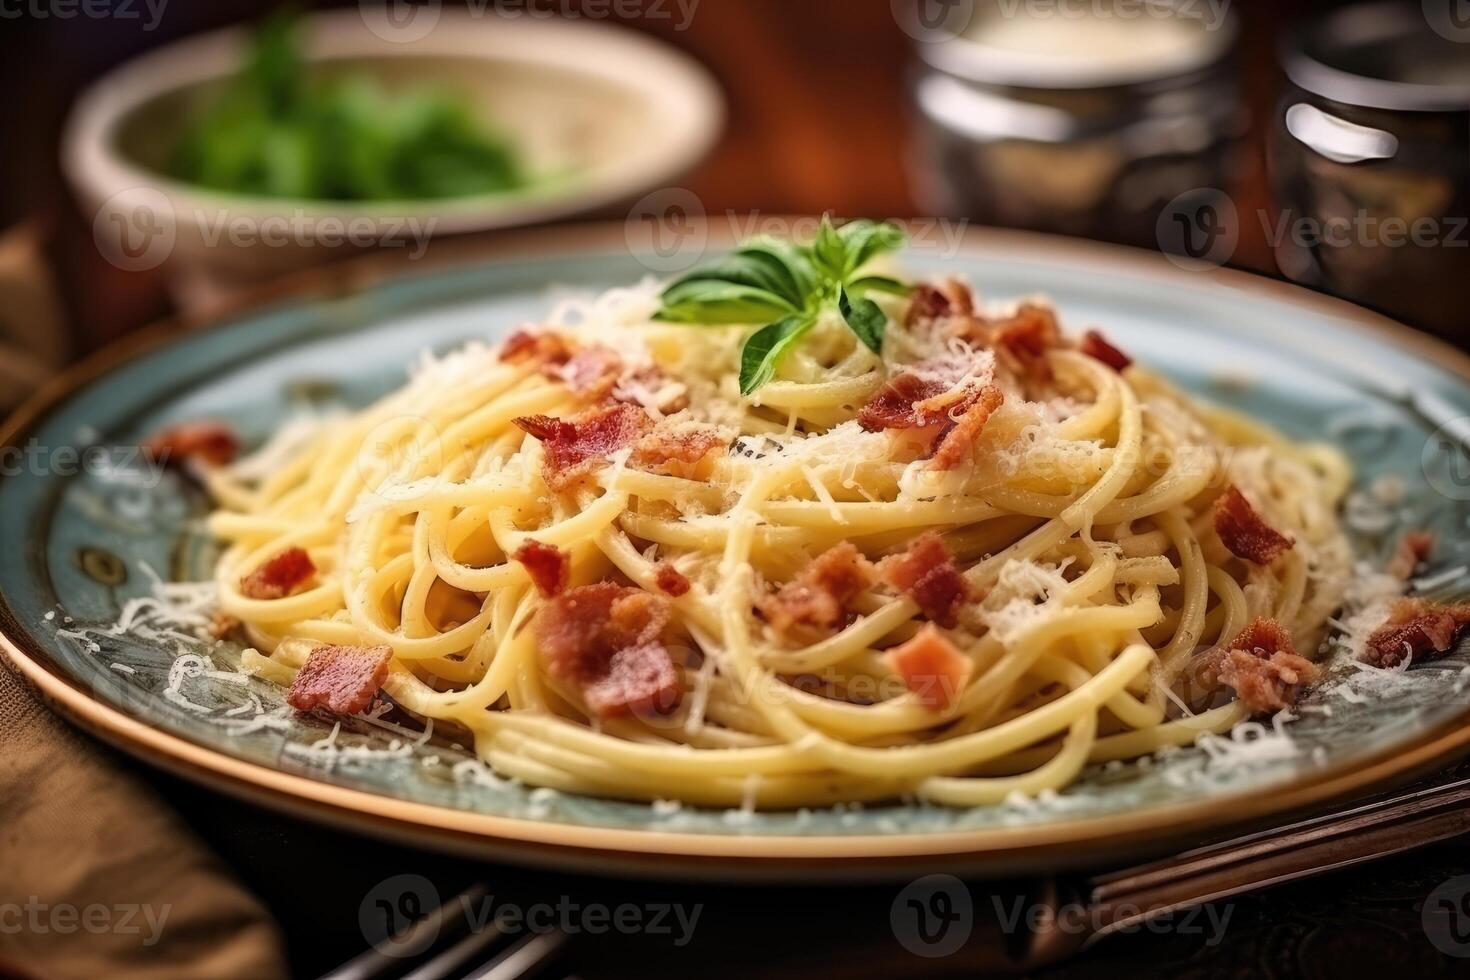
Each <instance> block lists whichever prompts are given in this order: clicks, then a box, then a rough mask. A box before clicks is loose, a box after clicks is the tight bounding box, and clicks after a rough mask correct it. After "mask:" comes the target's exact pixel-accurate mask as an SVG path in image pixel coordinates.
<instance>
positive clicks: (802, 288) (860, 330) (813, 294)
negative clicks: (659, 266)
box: [656, 217, 909, 395]
mask: <svg viewBox="0 0 1470 980" xmlns="http://www.w3.org/2000/svg"><path fill="white" fill-rule="evenodd" d="M903 245H904V233H903V231H902V230H901V229H899V228H898V227H897V226H895V225H891V224H887V223H885V222H877V221H868V220H860V221H850V222H848V223H847V224H845V225H843V226H842V227H840V228H838V227H834V226H833V224H832V222H831V221H830V220H829V219H828V218H825V217H824V218H823V219H822V224H821V226H820V227H819V228H818V229H817V234H816V237H815V238H813V239H812V241H811V243H810V244H807V245H793V244H791V243H789V242H783V241H778V240H775V239H757V240H755V241H750V242H746V243H745V244H744V245H742V246H740V248H738V249H736V250H735V251H734V252H732V253H731V254H730V255H728V256H726V257H725V258H723V259H720V260H719V261H718V262H715V263H714V264H713V265H710V266H706V267H705V268H702V269H697V270H695V271H694V272H691V273H689V274H688V275H686V276H683V277H682V278H680V279H678V280H677V281H675V282H674V283H673V284H671V285H670V286H669V287H668V288H667V289H665V290H664V292H663V295H662V297H661V299H662V302H663V305H662V307H661V308H660V309H659V311H658V314H657V316H656V319H659V320H665V321H668V322H671V323H698V324H706V325H711V326H720V325H727V324H742V323H758V324H764V326H762V327H761V328H760V329H759V330H757V331H756V332H755V333H753V334H751V335H750V337H748V338H747V339H746V341H745V346H744V348H742V349H741V352H740V393H741V394H742V395H749V394H750V393H751V392H753V391H755V390H756V389H757V388H759V387H760V386H761V385H763V384H765V383H766V382H767V381H770V380H771V378H772V376H774V375H775V373H776V364H777V363H778V362H779V361H780V360H781V358H782V356H784V355H785V353H786V352H787V351H789V350H790V349H791V348H792V347H794V346H795V345H796V344H797V342H798V341H800V340H801V338H802V337H803V336H805V334H806V333H807V331H809V330H811V328H812V327H813V326H815V325H816V323H817V319H818V318H819V317H820V316H821V314H822V313H823V312H825V311H827V310H832V309H835V310H837V311H838V313H840V314H841V316H842V319H843V321H844V322H845V323H846V324H847V325H848V327H850V328H851V329H852V332H853V333H854V334H856V335H857V337H858V339H859V340H860V341H862V343H863V345H864V346H866V347H867V348H868V349H869V350H871V351H872V352H873V353H875V354H876V353H879V352H880V351H881V350H882V349H883V333H884V331H885V330H886V329H887V327H888V316H887V315H886V314H885V313H884V312H883V311H882V309H880V308H879V306H878V304H877V303H875V302H873V300H872V299H870V298H869V294H870V293H889V294H893V295H899V296H902V295H906V294H907V293H908V291H909V287H908V286H907V285H905V284H904V283H901V282H899V281H898V280H897V279H890V278H888V277H886V276H861V277H859V276H858V272H859V271H860V270H861V269H862V268H863V267H864V266H865V265H867V264H868V263H869V262H870V261H872V260H873V259H874V258H875V257H877V256H879V255H882V254H883V253H885V252H893V251H897V250H898V249H900V248H902V247H903Z"/></svg>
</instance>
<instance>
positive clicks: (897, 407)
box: [858, 371, 949, 432]
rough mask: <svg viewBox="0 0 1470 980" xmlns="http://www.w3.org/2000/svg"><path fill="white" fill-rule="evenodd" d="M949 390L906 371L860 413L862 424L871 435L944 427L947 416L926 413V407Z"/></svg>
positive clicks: (941, 413) (888, 384)
mask: <svg viewBox="0 0 1470 980" xmlns="http://www.w3.org/2000/svg"><path fill="white" fill-rule="evenodd" d="M948 390H949V386H948V385H946V384H944V383H943V382H942V381H938V380H935V379H931V378H923V377H920V376H919V375H918V374H915V373H914V372H912V371H903V372H901V373H899V374H896V375H894V376H893V377H892V378H890V379H889V380H888V383H887V384H885V385H884V386H883V388H882V390H881V391H879V392H878V394H876V395H874V396H873V398H872V400H871V401H869V402H868V403H867V404H866V405H864V406H863V407H862V409H860V410H859V411H858V424H859V425H861V426H862V427H863V428H864V429H866V430H868V431H869V432H882V431H883V430H884V429H921V428H927V427H929V426H938V425H943V424H944V422H945V421H946V420H947V419H948V413H947V412H932V411H931V412H926V411H924V410H923V408H924V407H925V403H928V402H932V401H933V400H934V399H936V398H938V397H939V396H941V395H943V394H944V393H945V392H946V391H948Z"/></svg>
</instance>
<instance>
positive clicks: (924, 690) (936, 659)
mask: <svg viewBox="0 0 1470 980" xmlns="http://www.w3.org/2000/svg"><path fill="white" fill-rule="evenodd" d="M888 661H889V663H890V664H892V665H893V669H894V671H895V672H896V673H897V674H898V676H900V677H902V678H903V682H904V685H905V686H906V687H907V688H908V689H909V690H910V691H912V692H913V693H914V695H915V696H917V697H918V699H919V703H920V704H922V705H924V706H925V707H926V708H933V709H934V710H936V711H943V710H944V709H946V708H948V707H949V706H950V705H952V704H953V703H954V701H955V698H957V697H958V696H959V693H960V691H962V690H964V687H965V684H966V683H968V682H969V680H970V674H971V672H973V671H974V669H975V664H974V662H973V661H972V660H970V658H969V657H966V656H965V655H964V654H962V653H960V651H959V650H958V649H957V648H956V647H955V645H954V644H953V643H951V642H949V640H948V639H946V638H945V636H944V634H943V633H941V632H939V628H938V627H936V626H935V625H934V624H933V623H926V624H925V625H924V627H923V628H922V629H920V630H919V632H918V633H917V634H915V636H914V638H913V639H911V640H909V641H908V642H907V643H904V644H902V645H901V646H898V647H895V648H894V649H892V650H890V651H889V653H888Z"/></svg>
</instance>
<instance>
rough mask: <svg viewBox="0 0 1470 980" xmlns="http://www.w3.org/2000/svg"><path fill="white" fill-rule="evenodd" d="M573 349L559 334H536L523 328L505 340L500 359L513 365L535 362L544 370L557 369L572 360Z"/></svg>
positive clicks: (501, 347)
mask: <svg viewBox="0 0 1470 980" xmlns="http://www.w3.org/2000/svg"><path fill="white" fill-rule="evenodd" d="M571 357H572V348H571V346H570V345H569V344H568V343H567V340H566V338H565V337H563V336H562V335H561V334H559V333H551V332H549V331H545V332H540V333H538V332H535V331H531V330H527V329H525V328H521V329H519V330H516V331H514V332H513V333H511V335H510V336H509V337H506V338H505V343H503V344H501V345H500V359H501V360H502V361H509V362H511V363H513V364H514V363H519V362H521V361H534V362H536V363H538V364H540V365H541V368H542V370H546V369H547V368H550V367H557V366H560V365H562V364H565V363H566V362H567V361H569V360H571Z"/></svg>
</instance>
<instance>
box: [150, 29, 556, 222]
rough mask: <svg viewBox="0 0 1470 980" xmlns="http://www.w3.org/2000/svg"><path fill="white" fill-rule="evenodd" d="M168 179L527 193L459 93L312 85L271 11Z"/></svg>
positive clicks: (404, 196) (191, 123) (513, 164)
mask: <svg viewBox="0 0 1470 980" xmlns="http://www.w3.org/2000/svg"><path fill="white" fill-rule="evenodd" d="M169 172H170V174H171V176H173V177H176V178H178V179H179V180H183V181H187V182H189V183H192V184H197V185H199V186H202V187H208V188H211V189H213V190H219V191H227V192H231V193H238V194H249V195H256V196H262V197H277V198H312V199H316V200H323V201H384V200H411V199H439V198H452V197H468V196H472V195H477V194H491V193H496V192H501V191H512V190H516V189H519V188H522V187H524V186H526V184H527V183H529V179H528V177H527V174H526V170H525V167H524V165H523V163H522V162H521V160H520V159H519V157H518V155H517V153H516V150H515V148H514V147H513V146H512V145H511V143H510V141H509V140H508V139H507V138H506V137H505V136H503V135H501V134H500V133H497V132H494V131H492V130H491V129H490V128H489V127H488V126H487V125H486V124H485V123H484V122H483V121H481V120H480V119H478V118H476V115H475V113H474V111H473V109H472V107H471V105H470V103H469V100H468V99H466V98H465V97H464V96H463V95H461V94H458V93H452V92H449V91H446V90H443V89H441V88H438V87H433V86H419V87H417V88H414V89H411V90H409V91H406V92H402V93H397V92H389V91H388V90H387V89H386V88H385V87H384V86H383V84H382V83H381V82H380V81H379V80H378V79H376V78H373V77H371V76H370V75H367V74H364V73H349V74H345V75H342V76H341V77H336V78H314V77H312V76H311V75H310V74H309V73H308V72H307V71H306V70H305V62H304V60H303V58H302V55H301V48H300V42H299V37H298V27H297V21H296V19H295V18H294V17H288V16H281V15H278V16H275V17H272V18H270V19H269V20H267V21H266V22H265V23H264V24H263V25H262V26H261V27H260V28H259V30H258V31H257V32H256V34H255V37H254V39H253V42H252V44H251V48H250V54H249V59H248V61H247V63H246V65H245V69H244V71H242V72H241V73H240V74H239V75H237V76H236V77H235V78H233V79H231V80H230V81H229V82H228V83H227V84H226V85H225V87H224V91H222V92H220V93H219V94H218V96H217V97H215V98H213V99H211V100H210V101H209V102H208V103H206V104H205V105H203V106H201V107H199V109H198V110H196V111H195V112H194V113H192V114H191V116H190V118H189V119H188V121H187V123H186V124H185V126H184V128H183V130H182V132H181V133H180V135H179V138H178V143H177V145H176V147H175V149H174V152H173V155H172V157H171V159H170V160H169Z"/></svg>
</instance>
